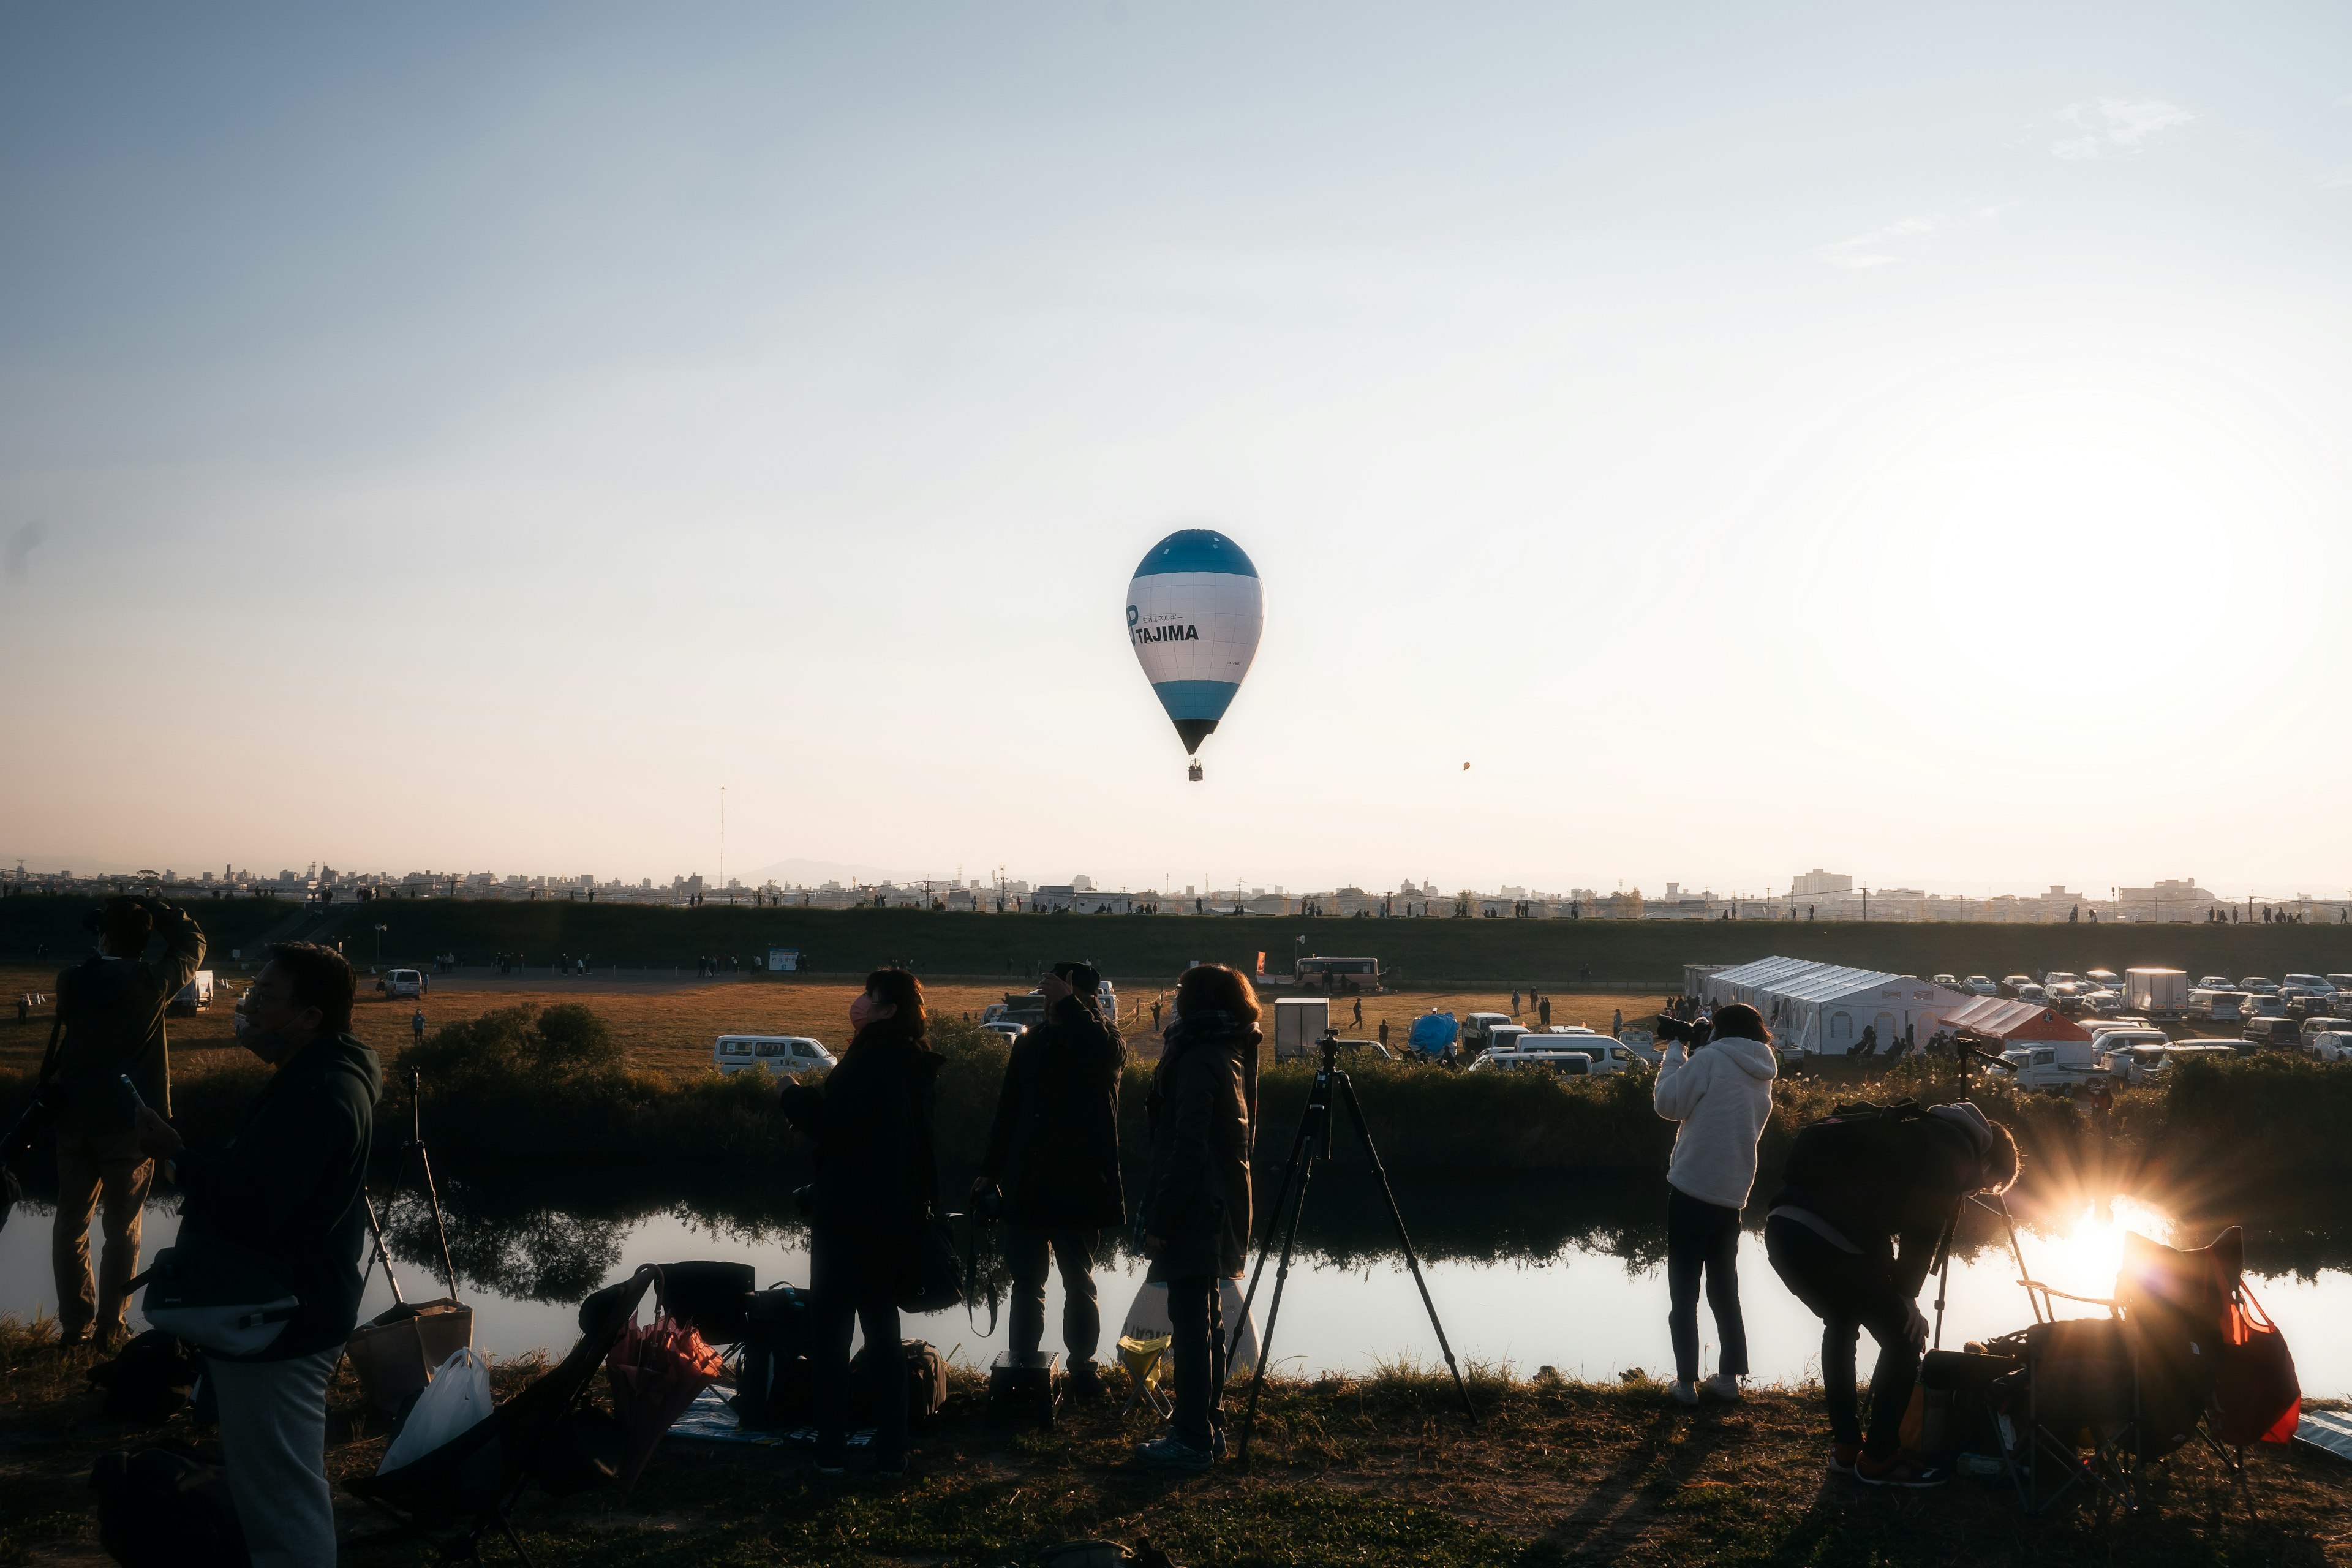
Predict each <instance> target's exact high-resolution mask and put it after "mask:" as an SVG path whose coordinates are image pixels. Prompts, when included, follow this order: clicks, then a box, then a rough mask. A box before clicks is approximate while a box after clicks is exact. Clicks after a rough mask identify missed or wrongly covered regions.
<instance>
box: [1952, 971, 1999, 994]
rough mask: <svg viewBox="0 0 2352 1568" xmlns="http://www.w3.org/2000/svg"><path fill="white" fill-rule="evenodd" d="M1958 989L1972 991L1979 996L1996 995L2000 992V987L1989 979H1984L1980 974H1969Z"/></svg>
mask: <svg viewBox="0 0 2352 1568" xmlns="http://www.w3.org/2000/svg"><path fill="white" fill-rule="evenodd" d="M1960 989H1961V990H1963V991H1973V992H1975V993H1976V994H1978V995H1979V996H1998V995H2000V986H1998V985H1995V984H1993V983H1992V982H1991V981H1990V980H1988V979H1986V978H1985V977H1984V976H1983V975H1981V974H1971V975H1969V977H1968V979H1967V981H1966V982H1965V983H1963V984H1961V986H1960Z"/></svg>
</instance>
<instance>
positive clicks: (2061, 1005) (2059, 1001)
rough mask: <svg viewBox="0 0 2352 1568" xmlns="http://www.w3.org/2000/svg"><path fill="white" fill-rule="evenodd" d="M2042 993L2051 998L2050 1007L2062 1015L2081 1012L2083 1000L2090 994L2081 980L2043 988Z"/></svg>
mask: <svg viewBox="0 0 2352 1568" xmlns="http://www.w3.org/2000/svg"><path fill="white" fill-rule="evenodd" d="M2042 991H2043V993H2044V994H2046V995H2048V997H2049V998H2050V1005H2052V1006H2053V1007H2055V1008H2057V1009H2058V1010H2059V1011H2060V1012H2061V1013H2074V1012H2079V1011H2080V1010H2081V1009H2082V1005H2083V998H2084V997H2085V996H2087V995H2089V994H2090V992H2089V991H2088V990H2087V989H2085V988H2084V985H2083V983H2082V982H2081V981H2079V980H2062V981H2060V982H2058V984H2055V985H2045V986H2043V987H2042Z"/></svg>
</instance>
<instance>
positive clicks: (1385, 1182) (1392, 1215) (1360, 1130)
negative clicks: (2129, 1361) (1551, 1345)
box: [1285, 1073, 1478, 1422]
mask: <svg viewBox="0 0 2352 1568" xmlns="http://www.w3.org/2000/svg"><path fill="white" fill-rule="evenodd" d="M1334 1076H1336V1077H1337V1078H1338V1079H1339V1092H1340V1093H1341V1094H1343V1095H1345V1096H1347V1099H1348V1120H1349V1121H1353V1122H1354V1123H1355V1124H1356V1136H1358V1137H1359V1138H1361V1139H1362V1140H1363V1141H1364V1154H1365V1157H1366V1158H1368V1159H1370V1161H1371V1163H1372V1179H1373V1180H1374V1181H1377V1182H1378V1183H1380V1185H1381V1202H1383V1203H1385V1204H1387V1205H1389V1222H1390V1223H1391V1225H1394V1226H1396V1234H1397V1245H1398V1246H1400V1247H1403V1248H1404V1260H1405V1264H1406V1266H1407V1267H1408V1268H1411V1269H1412V1282H1413V1284H1414V1285H1415V1286H1417V1287H1419V1289H1420V1290H1421V1304H1422V1307H1423V1309H1424V1310H1426V1311H1427V1312H1428V1313H1429V1326H1430V1327H1431V1328H1433V1329H1434V1330H1436V1331H1437V1348H1438V1350H1439V1351H1440V1352H1443V1353H1444V1357H1445V1370H1446V1371H1448V1372H1450V1373H1453V1374H1454V1392H1455V1393H1456V1394H1460V1395H1461V1396H1462V1412H1463V1414H1464V1415H1467V1416H1469V1417H1470V1419H1471V1420H1472V1421H1474V1422H1475V1421H1476V1420H1477V1419H1478V1407H1477V1406H1476V1405H1473V1404H1471V1403H1470V1385H1469V1384H1466V1383H1464V1382H1463V1381H1462V1369H1461V1368H1460V1367H1459V1366H1457V1365H1455V1364H1454V1346H1453V1345H1452V1344H1451V1343H1450V1342H1447V1340H1446V1338H1445V1325H1444V1323H1441V1322H1439V1321H1437V1303H1436V1302H1435V1301H1433V1300H1430V1296H1429V1281H1428V1280H1427V1279H1423V1277H1422V1273H1421V1255H1420V1254H1419V1253H1417V1252H1415V1251H1414V1250H1413V1247H1412V1237H1411V1236H1409V1235H1407V1234H1406V1232H1405V1228H1404V1215H1403V1212H1402V1210H1400V1209H1399V1208H1398V1207H1397V1201H1396V1190H1395V1189H1394V1188H1392V1187H1391V1186H1390V1185H1389V1173H1388V1167H1386V1166H1385V1165H1382V1164H1381V1151H1380V1147H1379V1145H1377V1144H1375V1143H1374V1142H1372V1130H1371V1129H1370V1127H1367V1126H1366V1125H1364V1108H1363V1106H1362V1105H1361V1104H1360V1103H1359V1102H1358V1101H1357V1099H1356V1086H1355V1084H1354V1083H1353V1082H1351V1081H1350V1080H1349V1078H1348V1075H1347V1074H1346V1073H1338V1074H1335V1075H1334ZM1285 1261H1287V1255H1286V1257H1285Z"/></svg>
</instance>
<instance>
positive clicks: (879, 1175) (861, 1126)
mask: <svg viewBox="0 0 2352 1568" xmlns="http://www.w3.org/2000/svg"><path fill="white" fill-rule="evenodd" d="M939 1072H940V1056H939V1054H938V1053H937V1052H935V1051H932V1050H930V1049H929V1048H928V1047H924V1046H922V1045H919V1044H918V1043H917V1042H916V1041H914V1040H912V1039H909V1038H908V1037H907V1036H905V1035H902V1034H899V1033H898V1032H897V1031H896V1029H895V1028H893V1027H892V1025H891V1021H890V1020H888V1019H885V1020H882V1021H881V1022H878V1023H873V1024H868V1025H866V1027H865V1028H863V1029H861V1030H859V1031H858V1033H857V1037H856V1039H854V1040H852V1041H850V1042H849V1047H848V1049H846V1050H845V1051H843V1052H842V1053H841V1065H840V1066H839V1067H836V1068H834V1069H833V1071H831V1072H830V1073H827V1074H826V1075H825V1078H824V1083H823V1084H821V1085H819V1084H787V1085H785V1086H784V1094H783V1100H782V1107H783V1112H784V1116H785V1118H786V1119H787V1120H788V1121H791V1122H792V1124H793V1127H795V1128H796V1129H798V1130H799V1131H802V1132H803V1133H805V1134H807V1135H808V1137H810V1138H811V1139H813V1140H814V1142H815V1143H816V1207H815V1210H814V1213H813V1214H812V1215H810V1216H809V1217H810V1220H811V1222H812V1223H814V1224H815V1225H819V1226H830V1227H836V1228H843V1229H849V1230H855V1231H858V1232H860V1233H862V1234H863V1235H865V1236H866V1237H869V1238H872V1239H874V1240H877V1241H881V1242H886V1243H909V1242H912V1241H913V1240H914V1238H915V1237H916V1236H917V1235H918V1234H919V1232H920V1231H921V1229H922V1226H923V1220H924V1218H925V1216H926V1215H929V1213H930V1209H931V1205H932V1203H933V1201H934V1200H935V1199H936V1197H937V1195H938V1184H939V1176H938V1165H937V1163H936V1160H935V1158H934V1156H933V1153H932V1142H931V1138H932V1133H931V1116H932V1108H933V1106H934V1104H935V1103H936V1101H937V1100H938V1094H939V1091H938V1086H937V1080H938V1079H939Z"/></svg>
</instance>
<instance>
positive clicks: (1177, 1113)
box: [1136, 963, 1262, 1470]
mask: <svg viewBox="0 0 2352 1568" xmlns="http://www.w3.org/2000/svg"><path fill="white" fill-rule="evenodd" d="M1257 1024H1258V1005H1257V996H1256V994H1255V992H1253V991H1252V989H1251V987H1250V983H1249V981H1248V980H1247V979H1246V978H1244V976H1243V975H1242V974H1241V973H1240V972H1239V971H1237V970H1233V969H1228V968H1226V967H1225V966H1224V965H1223V964H1222V963H1203V964H1198V965H1195V966H1194V967H1193V968H1191V969H1188V970H1186V971H1185V972H1184V974H1183V978H1182V979H1181V980H1179V981H1178V982H1177V983H1176V1018H1175V1021H1174V1022H1173V1023H1171V1025H1169V1026H1168V1032H1167V1049H1166V1050H1165V1052H1164V1053H1163V1054H1162V1055H1161V1056H1160V1065H1159V1067H1158V1068H1156V1069H1155V1070H1154V1071H1153V1073H1152V1075H1151V1097H1150V1100H1149V1101H1148V1109H1149V1110H1150V1118H1151V1168H1150V1175H1149V1176H1148V1177H1147V1178H1146V1180H1145V1184H1144V1193H1143V1203H1142V1205H1141V1209H1140V1213H1139V1217H1138V1219H1137V1222H1136V1223H1137V1226H1138V1228H1139V1229H1140V1230H1141V1231H1142V1233H1143V1252H1144V1256H1145V1257H1146V1258H1150V1273H1149V1275H1148V1276H1147V1279H1150V1281H1151V1282H1152V1283H1154V1284H1165V1285H1166V1286H1167V1287H1168V1321H1169V1326H1170V1338H1169V1342H1168V1355H1169V1360H1170V1362H1171V1363H1172V1365H1173V1367H1174V1371H1175V1379H1176V1418H1175V1430H1174V1431H1173V1432H1171V1433H1170V1434H1169V1435H1168V1436H1164V1437H1160V1438H1159V1439H1157V1440H1155V1441H1152V1442H1150V1443H1145V1444H1143V1445H1142V1446H1141V1447H1139V1449H1138V1450H1137V1457H1138V1458H1139V1459H1141V1460H1142V1462H1143V1463H1145V1464H1147V1465H1151V1466H1155V1467H1159V1468H1166V1469H1179V1470H1205V1469H1207V1468H1209V1466H1210V1465H1211V1464H1212V1463H1213V1462H1214V1460H1215V1458H1216V1457H1217V1456H1218V1455H1219V1454H1222V1453H1223V1452H1224V1447H1225V1416H1224V1411H1223V1409H1222V1408H1221V1407H1220V1406H1221V1404H1222V1401H1223V1398H1224V1390H1225V1353H1226V1343H1225V1326H1224V1316H1223V1310H1222V1294H1221V1293H1222V1291H1223V1281H1224V1280H1226V1279H1239V1278H1241V1273H1242V1268H1243V1267H1244V1264H1246V1263H1247V1261H1248V1258H1249V1238H1250V1217H1251V1216H1250V1149H1251V1145H1252V1144H1253V1143H1254V1142H1255V1140H1256V1137H1257V1067H1258V1045H1259V1042H1260V1040H1261V1038H1262V1037H1261V1036H1260V1035H1259V1033H1258V1026H1257Z"/></svg>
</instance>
